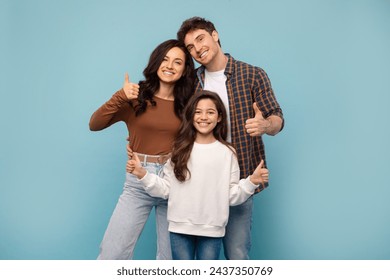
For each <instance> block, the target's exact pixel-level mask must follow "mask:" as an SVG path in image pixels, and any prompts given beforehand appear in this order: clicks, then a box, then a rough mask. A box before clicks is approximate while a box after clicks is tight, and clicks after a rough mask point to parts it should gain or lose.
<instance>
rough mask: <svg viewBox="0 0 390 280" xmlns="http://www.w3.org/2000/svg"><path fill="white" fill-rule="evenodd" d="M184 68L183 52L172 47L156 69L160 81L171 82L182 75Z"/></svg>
mask: <svg viewBox="0 0 390 280" xmlns="http://www.w3.org/2000/svg"><path fill="white" fill-rule="evenodd" d="M184 69H185V54H184V52H183V51H182V50H181V49H180V48H178V47H174V48H172V49H170V50H169V51H168V52H167V54H166V55H165V57H164V59H163V61H162V62H161V64H160V67H159V68H158V70H157V75H158V77H159V79H160V82H163V83H167V84H173V83H175V82H176V81H178V80H179V79H180V78H181V76H183V73H184Z"/></svg>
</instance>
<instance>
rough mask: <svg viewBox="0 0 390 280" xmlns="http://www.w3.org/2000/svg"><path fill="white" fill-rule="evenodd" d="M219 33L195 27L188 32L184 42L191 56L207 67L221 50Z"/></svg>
mask: <svg viewBox="0 0 390 280" xmlns="http://www.w3.org/2000/svg"><path fill="white" fill-rule="evenodd" d="M218 39H219V37H218V33H217V31H215V30H214V31H213V32H212V33H211V34H210V33H209V32H207V31H206V30H204V29H195V30H193V31H190V32H188V33H187V34H186V36H185V38H184V44H185V46H186V48H187V50H188V51H189V53H190V54H191V56H192V57H193V58H194V59H195V60H196V61H197V62H198V63H200V64H202V65H204V66H206V67H207V65H209V64H210V63H211V62H212V61H213V59H214V58H215V57H216V56H217V54H218V52H220V45H219V43H218Z"/></svg>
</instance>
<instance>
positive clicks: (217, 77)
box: [204, 69, 232, 142]
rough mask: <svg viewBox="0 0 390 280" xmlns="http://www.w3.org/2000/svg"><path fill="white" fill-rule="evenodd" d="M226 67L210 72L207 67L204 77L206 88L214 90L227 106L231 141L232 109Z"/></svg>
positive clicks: (229, 139)
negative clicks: (230, 108) (230, 107)
mask: <svg viewBox="0 0 390 280" xmlns="http://www.w3.org/2000/svg"><path fill="white" fill-rule="evenodd" d="M224 72H225V69H224V70H220V71H215V72H209V71H207V69H205V71H204V73H205V79H204V89H205V90H209V91H213V92H215V93H217V94H218V95H219V97H221V99H222V101H223V104H224V105H225V108H226V113H227V123H228V135H227V139H226V140H227V141H228V142H231V139H232V136H231V134H232V133H231V125H230V110H229V98H228V93H227V89H226V79H227V78H226V76H225V73H224Z"/></svg>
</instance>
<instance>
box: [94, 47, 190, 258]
mask: <svg viewBox="0 0 390 280" xmlns="http://www.w3.org/2000/svg"><path fill="white" fill-rule="evenodd" d="M193 71H194V64H193V61H192V58H191V56H190V55H189V54H188V52H187V51H186V49H185V46H184V45H182V44H181V43H179V41H177V40H168V41H165V42H163V43H161V44H160V45H159V46H157V47H156V49H155V50H154V51H153V52H152V54H151V56H150V59H149V63H148V65H147V67H146V68H145V70H144V71H143V74H144V76H145V80H143V81H141V82H140V83H139V84H135V83H131V82H130V81H129V77H128V75H127V74H126V76H125V82H124V85H123V88H122V89H121V90H119V91H118V92H116V93H115V94H114V95H113V96H112V97H111V99H110V100H108V101H107V102H106V103H105V104H103V106H101V107H100V108H99V109H98V110H97V111H96V112H95V113H94V114H93V115H92V117H91V120H90V123H89V127H90V129H91V130H92V131H97V130H102V129H105V128H107V127H109V126H110V125H112V124H114V123H116V122H119V121H123V122H125V123H126V125H127V129H128V132H129V141H130V143H131V145H132V149H133V150H134V151H136V152H138V153H139V158H141V159H142V160H143V161H144V163H145V165H144V166H145V169H146V170H148V172H149V173H154V174H158V173H159V171H160V169H161V168H162V167H163V164H164V163H165V162H166V160H167V159H168V158H169V154H170V152H171V147H172V143H173V140H174V138H175V136H176V134H177V132H178V130H179V126H180V123H181V114H182V111H183V109H184V106H185V104H186V103H187V101H188V99H189V97H190V95H191V93H192V90H193V76H194V73H193ZM153 207H155V211H156V223H157V226H156V228H157V239H158V240H157V256H156V257H157V259H171V258H172V257H171V250H170V243H169V233H168V223H167V217H166V212H167V201H166V200H165V199H161V198H155V197H151V196H150V195H149V194H148V193H146V192H145V190H144V189H143V187H142V184H140V183H139V182H138V181H137V178H136V177H135V176H134V175H132V174H128V173H127V174H126V182H125V184H124V188H123V193H122V195H121V196H120V197H119V200H118V203H117V205H116V207H115V210H114V213H113V214H112V217H111V219H110V222H109V224H108V227H107V230H106V232H105V234H104V237H103V241H102V243H101V246H100V254H99V256H98V259H131V258H132V257H133V251H134V247H135V245H136V242H137V240H138V238H139V236H140V234H141V232H142V229H143V227H144V225H145V223H146V220H147V218H148V216H149V214H150V211H151V210H152V208H153Z"/></svg>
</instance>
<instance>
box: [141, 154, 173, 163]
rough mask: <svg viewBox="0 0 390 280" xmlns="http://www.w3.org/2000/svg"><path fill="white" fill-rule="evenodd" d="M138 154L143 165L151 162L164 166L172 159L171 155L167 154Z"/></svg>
mask: <svg viewBox="0 0 390 280" xmlns="http://www.w3.org/2000/svg"><path fill="white" fill-rule="evenodd" d="M136 154H137V156H138V158H139V160H140V161H141V162H143V163H147V162H150V163H159V164H164V163H166V162H167V161H168V159H169V158H170V157H171V154H166V155H145V154H140V153H136Z"/></svg>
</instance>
